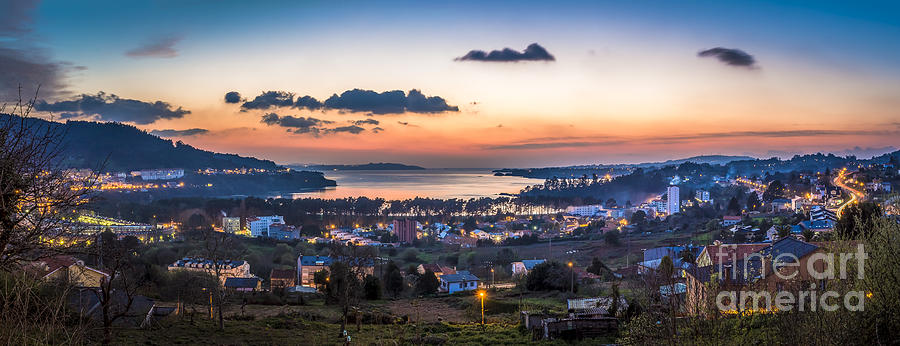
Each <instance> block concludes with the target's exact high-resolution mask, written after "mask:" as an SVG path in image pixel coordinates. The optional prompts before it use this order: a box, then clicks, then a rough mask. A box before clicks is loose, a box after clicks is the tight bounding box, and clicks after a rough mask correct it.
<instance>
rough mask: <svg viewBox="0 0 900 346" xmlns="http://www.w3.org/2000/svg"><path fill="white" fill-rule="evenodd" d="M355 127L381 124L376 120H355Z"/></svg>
mask: <svg viewBox="0 0 900 346" xmlns="http://www.w3.org/2000/svg"><path fill="white" fill-rule="evenodd" d="M351 123H353V124H354V125H378V124H380V122H378V120H375V119H364V120H354V121H351Z"/></svg>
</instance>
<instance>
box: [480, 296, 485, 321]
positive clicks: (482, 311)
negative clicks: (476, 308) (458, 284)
mask: <svg viewBox="0 0 900 346" xmlns="http://www.w3.org/2000/svg"><path fill="white" fill-rule="evenodd" d="M484 296H485V293H484V291H478V298H481V325H482V326H484Z"/></svg>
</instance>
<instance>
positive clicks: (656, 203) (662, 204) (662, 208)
mask: <svg viewBox="0 0 900 346" xmlns="http://www.w3.org/2000/svg"><path fill="white" fill-rule="evenodd" d="M650 207H651V208H653V209H654V210H656V212H657V213H665V212H666V210H668V207H669V205H668V204H666V201H663V200H661V199H655V200H653V201H652V202H650Z"/></svg>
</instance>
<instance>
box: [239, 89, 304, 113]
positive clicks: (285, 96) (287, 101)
mask: <svg viewBox="0 0 900 346" xmlns="http://www.w3.org/2000/svg"><path fill="white" fill-rule="evenodd" d="M293 104H294V93H290V92H287V91H266V92H264V93H262V94H260V95H259V96H257V97H255V98H254V99H253V100H252V101H247V102H244V104H242V105H241V108H243V109H269V108H271V107H290V106H292V105H293Z"/></svg>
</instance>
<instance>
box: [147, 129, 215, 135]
mask: <svg viewBox="0 0 900 346" xmlns="http://www.w3.org/2000/svg"><path fill="white" fill-rule="evenodd" d="M206 133H209V130H207V129H197V128H195V129H186V130H173V129H165V130H153V131H150V134H151V135H156V136H159V137H190V136H196V135H202V134H206Z"/></svg>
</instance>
